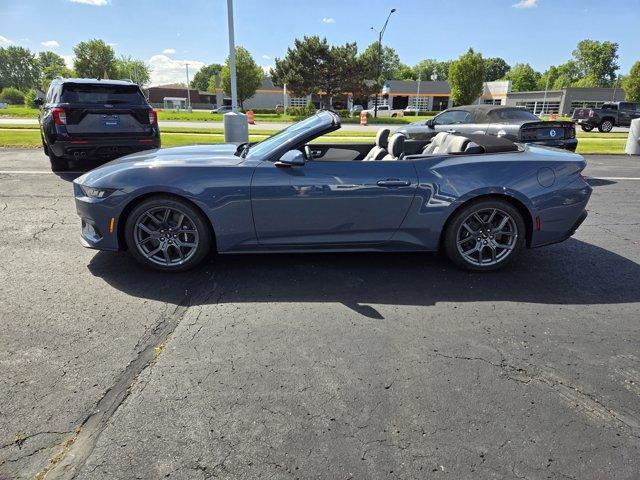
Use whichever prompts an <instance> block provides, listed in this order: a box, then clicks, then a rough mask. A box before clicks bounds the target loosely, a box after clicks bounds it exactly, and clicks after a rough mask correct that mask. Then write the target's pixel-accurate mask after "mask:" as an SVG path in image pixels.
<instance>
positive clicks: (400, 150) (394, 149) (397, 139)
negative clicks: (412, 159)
mask: <svg viewBox="0 0 640 480" xmlns="http://www.w3.org/2000/svg"><path fill="white" fill-rule="evenodd" d="M404 140H405V136H404V135H403V134H401V133H394V134H393V135H392V136H391V139H390V140H389V153H388V154H387V155H386V156H385V157H384V158H383V159H382V160H401V159H402V157H404Z"/></svg>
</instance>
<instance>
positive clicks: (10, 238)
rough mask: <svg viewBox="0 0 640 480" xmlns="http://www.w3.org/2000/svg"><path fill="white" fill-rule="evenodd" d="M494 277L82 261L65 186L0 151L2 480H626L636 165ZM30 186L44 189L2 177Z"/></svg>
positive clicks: (329, 260) (270, 258)
mask: <svg viewBox="0 0 640 480" xmlns="http://www.w3.org/2000/svg"><path fill="white" fill-rule="evenodd" d="M588 162H589V167H588V168H587V171H586V174H587V175H590V176H594V177H599V178H600V179H594V180H593V181H592V184H593V185H594V194H593V197H592V200H591V202H590V215H589V217H588V218H587V220H586V222H585V224H584V225H583V226H582V227H581V228H580V229H579V230H578V232H577V234H576V235H575V236H574V237H573V238H572V239H570V240H568V241H566V242H564V243H562V244H559V245H554V246H550V247H546V248H541V249H538V250H532V251H528V252H526V253H525V254H524V255H523V256H522V257H521V259H520V260H519V261H518V262H516V263H515V264H514V265H513V266H511V267H510V268H508V269H507V270H505V271H503V272H499V273H495V274H488V275H479V274H468V273H465V272H461V271H458V270H456V269H455V268H454V267H452V266H451V265H450V264H449V263H448V262H446V261H445V260H444V259H442V258H440V257H439V256H436V255H430V254H402V255H376V254H362V255H354V254H347V255H338V254H331V255H265V256H253V255H252V256H234V257H218V258H216V259H214V261H212V262H210V263H209V264H207V265H205V266H204V267H203V268H201V269H199V270H197V271H195V272H190V273H185V274H179V275H162V274H158V273H154V272H150V271H145V270H143V269H142V268H140V267H138V266H137V264H135V263H134V262H133V260H132V259H130V258H129V257H128V255H126V254H112V253H102V252H95V251H91V250H86V249H83V248H82V247H81V246H80V245H79V243H78V241H77V236H78V233H79V221H78V219H77V217H76V215H75V210H74V205H73V198H72V192H71V185H70V183H69V180H71V179H72V178H73V177H74V174H65V175H62V176H58V175H55V174H53V173H50V172H46V170H47V169H48V164H47V162H46V158H45V157H44V156H43V155H42V153H41V152H40V151H37V150H0V222H1V224H0V225H1V227H2V228H0V240H1V242H0V255H1V258H2V260H3V261H2V262H1V263H0V280H1V281H2V286H3V288H2V291H1V293H0V300H1V302H2V309H1V310H0V328H1V329H2V335H1V336H0V478H2V479H3V480H4V479H5V478H7V479H12V480H13V479H27V478H38V479H43V478H46V479H53V478H77V479H92V480H93V479H113V478H118V479H138V478H140V479H148V478H171V479H207V478H224V479H235V478H243V479H244V478H249V479H253V478H255V479H258V478H260V479H263V478H277V479H286V478H292V479H295V478H300V479H307V478H318V479H320V478H322V479H325V478H331V479H333V478H343V479H349V478H353V479H361V478H366V479H379V478H380V479H387V478H389V479H391V478H394V479H425V478H441V477H442V478H452V479H485V478H486V479H513V478H523V479H529V480H534V479H549V478H550V479H580V480H585V479H593V480H596V479H635V478H637V475H638V472H639V471H640V398H639V396H640V351H639V346H640V345H639V344H640V325H639V323H638V307H639V304H640V285H639V282H638V279H640V209H639V208H638V204H639V203H640V181H633V180H603V179H602V178H619V177H633V178H640V160H638V159H633V158H629V157H624V156H616V157H605V156H590V157H588ZM7 171H21V172H23V171H32V172H42V173H3V172H7Z"/></svg>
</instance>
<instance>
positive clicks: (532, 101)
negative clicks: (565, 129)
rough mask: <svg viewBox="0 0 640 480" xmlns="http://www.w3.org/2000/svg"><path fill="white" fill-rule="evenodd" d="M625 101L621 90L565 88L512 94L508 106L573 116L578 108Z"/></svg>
mask: <svg viewBox="0 0 640 480" xmlns="http://www.w3.org/2000/svg"><path fill="white" fill-rule="evenodd" d="M614 101H615V102H619V101H624V90H623V89H621V88H573V87H570V88H563V89H562V90H548V91H546V92H545V91H544V90H540V91H534V92H510V93H508V94H507V103H506V105H510V106H514V107H522V108H525V109H527V110H529V111H530V112H532V113H535V114H536V115H537V114H540V113H542V112H543V111H544V113H558V114H560V115H571V114H572V113H573V110H574V109H576V108H598V107H601V106H602V104H603V103H604V102H614Z"/></svg>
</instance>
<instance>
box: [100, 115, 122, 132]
mask: <svg viewBox="0 0 640 480" xmlns="http://www.w3.org/2000/svg"><path fill="white" fill-rule="evenodd" d="M102 124H103V125H104V127H105V128H109V129H111V128H118V127H120V117H119V116H118V115H103V116H102Z"/></svg>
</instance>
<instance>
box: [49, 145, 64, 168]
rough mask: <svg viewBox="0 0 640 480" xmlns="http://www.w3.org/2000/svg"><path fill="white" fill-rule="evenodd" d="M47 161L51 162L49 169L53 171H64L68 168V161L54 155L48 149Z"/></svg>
mask: <svg viewBox="0 0 640 480" xmlns="http://www.w3.org/2000/svg"><path fill="white" fill-rule="evenodd" d="M48 155H49V162H50V163H51V170H52V171H54V172H64V171H65V170H69V162H68V161H67V160H65V159H64V158H60V157H58V156H57V155H55V154H54V153H53V152H52V151H51V150H50V149H49V150H48Z"/></svg>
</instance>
